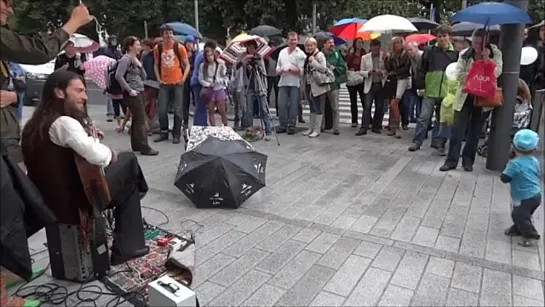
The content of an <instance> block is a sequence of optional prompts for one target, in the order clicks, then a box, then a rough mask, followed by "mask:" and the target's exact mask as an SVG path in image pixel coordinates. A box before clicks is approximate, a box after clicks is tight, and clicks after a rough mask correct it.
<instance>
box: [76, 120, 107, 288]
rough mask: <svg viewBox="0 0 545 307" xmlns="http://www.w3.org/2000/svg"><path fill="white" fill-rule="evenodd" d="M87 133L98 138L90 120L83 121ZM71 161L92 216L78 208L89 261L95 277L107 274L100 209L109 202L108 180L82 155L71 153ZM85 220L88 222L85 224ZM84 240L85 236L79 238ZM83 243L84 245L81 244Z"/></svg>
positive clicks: (103, 225)
mask: <svg viewBox="0 0 545 307" xmlns="http://www.w3.org/2000/svg"><path fill="white" fill-rule="evenodd" d="M87 132H88V133H89V135H90V136H92V137H93V138H94V139H95V140H98V139H99V138H98V134H97V130H96V128H95V127H94V125H93V124H92V123H91V121H88V122H87ZM74 160H75V162H76V166H77V169H78V173H79V177H80V179H81V182H82V184H83V189H84V192H85V196H86V197H87V199H88V200H89V204H90V205H91V208H90V209H91V212H92V218H91V220H90V221H89V216H88V214H87V213H83V212H82V211H81V210H80V219H81V220H82V221H81V223H82V224H83V225H84V228H85V230H84V232H86V231H88V230H89V229H88V226H91V240H90V247H91V258H92V261H93V272H94V275H95V277H97V278H102V277H104V276H107V275H108V273H109V271H110V257H109V254H108V238H107V234H106V218H105V217H104V215H103V214H102V211H103V210H104V209H106V207H107V206H108V205H109V204H110V202H111V201H112V199H111V196H110V189H109V187H108V181H107V180H106V176H105V172H104V168H102V167H100V166H98V165H93V164H91V163H89V162H88V161H87V160H85V158H83V157H82V156H81V155H79V154H78V153H77V152H74ZM89 222H91V223H90V225H89ZM83 240H84V241H86V239H85V238H83ZM84 246H86V244H85V243H84Z"/></svg>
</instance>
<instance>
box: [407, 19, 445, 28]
mask: <svg viewBox="0 0 545 307" xmlns="http://www.w3.org/2000/svg"><path fill="white" fill-rule="evenodd" d="M408 19H409V21H410V22H411V23H412V24H413V25H414V26H415V27H416V28H417V29H418V31H430V30H435V29H436V28H437V27H438V26H439V24H438V23H437V22H435V21H431V20H429V19H426V18H422V17H412V18H408Z"/></svg>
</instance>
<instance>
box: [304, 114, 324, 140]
mask: <svg viewBox="0 0 545 307" xmlns="http://www.w3.org/2000/svg"><path fill="white" fill-rule="evenodd" d="M322 118H323V115H322V114H316V118H315V119H314V131H312V133H311V134H310V135H309V136H308V137H310V138H316V137H319V136H320V133H321V131H320V128H321V127H322Z"/></svg>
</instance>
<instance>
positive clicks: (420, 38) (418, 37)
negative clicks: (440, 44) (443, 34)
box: [405, 34, 435, 45]
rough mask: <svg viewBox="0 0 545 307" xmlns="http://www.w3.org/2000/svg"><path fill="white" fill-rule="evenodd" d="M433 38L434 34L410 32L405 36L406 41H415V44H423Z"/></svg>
mask: <svg viewBox="0 0 545 307" xmlns="http://www.w3.org/2000/svg"><path fill="white" fill-rule="evenodd" d="M434 39H435V35H431V34H411V35H409V36H407V37H405V41H407V42H416V43H417V44H419V45H421V44H425V43H428V42H431V41H432V40H434Z"/></svg>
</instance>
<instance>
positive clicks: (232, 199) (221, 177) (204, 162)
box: [174, 127, 267, 208]
mask: <svg viewBox="0 0 545 307" xmlns="http://www.w3.org/2000/svg"><path fill="white" fill-rule="evenodd" d="M209 128H212V131H214V130H215V129H214V128H216V127H199V129H200V130H201V132H202V131H204V130H207V129H209ZM222 128H223V127H222ZM193 132H194V131H193V129H192V134H191V135H190V138H191V137H193V135H194V134H193ZM231 132H232V133H233V134H236V133H235V132H234V131H233V130H232V129H231ZM205 134H209V133H205ZM212 134H213V133H212ZM202 136H203V135H202V134H199V135H198V136H197V137H198V138H201V137H202ZM223 137H224V136H219V135H218V137H216V136H212V135H208V136H206V138H205V139H204V141H201V142H200V143H198V145H197V146H196V147H194V148H192V149H191V150H189V151H187V152H185V153H184V154H182V156H181V158H180V164H179V166H178V173H177V175H176V180H175V182H174V185H175V186H176V187H177V188H178V189H180V191H182V192H183V193H184V194H185V195H186V196H187V197H188V198H189V199H190V200H191V201H192V202H193V203H194V204H195V206H196V207H197V208H238V207H239V206H240V205H241V204H242V203H243V202H244V201H246V200H247V199H248V198H250V197H251V196H252V195H253V194H254V193H255V192H257V191H259V190H260V189H261V188H262V187H264V186H265V171H266V167H267V156H266V155H264V154H261V153H258V152H257V151H255V149H254V148H253V147H252V146H251V145H250V144H249V143H247V142H246V141H244V140H225V139H223ZM239 137H240V136H239Z"/></svg>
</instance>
